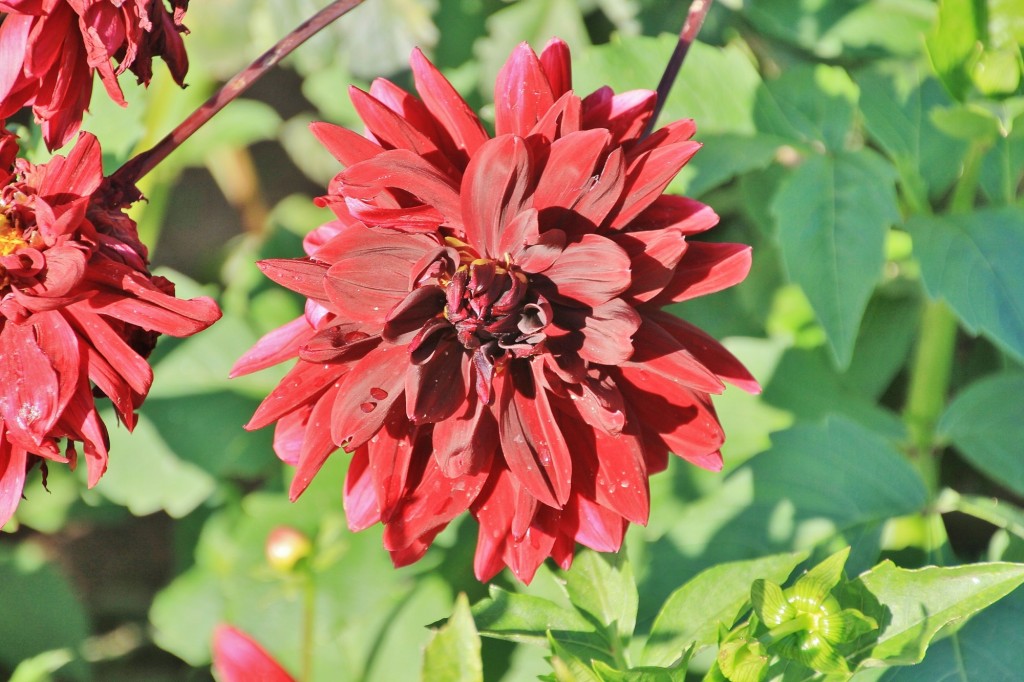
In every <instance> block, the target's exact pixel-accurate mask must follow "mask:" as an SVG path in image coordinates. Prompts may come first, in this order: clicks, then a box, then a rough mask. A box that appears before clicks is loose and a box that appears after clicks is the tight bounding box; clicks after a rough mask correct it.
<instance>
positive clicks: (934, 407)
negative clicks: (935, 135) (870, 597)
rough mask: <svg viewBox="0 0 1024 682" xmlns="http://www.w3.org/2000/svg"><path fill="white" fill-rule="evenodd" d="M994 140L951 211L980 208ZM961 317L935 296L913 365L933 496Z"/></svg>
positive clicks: (920, 451) (914, 414)
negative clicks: (939, 432)
mask: <svg viewBox="0 0 1024 682" xmlns="http://www.w3.org/2000/svg"><path fill="white" fill-rule="evenodd" d="M989 146H990V145H989V143H987V142H975V143H974V144H972V145H971V147H970V149H968V151H967V156H966V158H965V159H964V169H963V173H962V174H961V176H960V180H959V181H958V182H957V185H956V188H955V189H954V190H953V197H952V199H950V203H949V211H950V213H965V212H967V211H970V210H971V209H972V208H973V207H974V199H975V196H976V195H977V192H978V179H979V177H980V175H981V162H982V159H983V158H984V157H985V153H986V152H987V151H988V148H989ZM956 332H957V319H956V316H955V315H954V314H953V312H952V311H951V310H950V309H949V307H948V306H947V305H946V304H945V303H944V302H942V301H938V300H929V301H927V302H926V303H925V306H924V311H923V312H922V315H921V328H920V333H919V335H918V340H917V348H916V349H915V351H914V359H913V363H912V364H911V367H910V386H909V388H908V390H907V402H906V404H905V405H904V409H903V419H904V421H905V422H906V424H907V429H908V430H909V431H910V443H911V456H912V458H913V460H914V462H915V464H916V465H917V467H918V470H919V471H920V472H921V477H922V478H923V479H924V482H925V485H926V486H927V488H928V492H929V497H930V498H931V499H934V498H935V496H936V495H938V492H939V480H938V479H939V476H938V462H937V461H936V447H937V445H938V443H937V442H936V437H935V436H936V434H935V427H936V425H937V424H938V421H939V417H941V416H942V411H943V409H944V408H945V405H946V395H947V394H948V393H949V379H950V376H951V374H952V371H953V354H954V352H955V350H956Z"/></svg>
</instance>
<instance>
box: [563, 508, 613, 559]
mask: <svg viewBox="0 0 1024 682" xmlns="http://www.w3.org/2000/svg"><path fill="white" fill-rule="evenodd" d="M572 511H574V512H575V516H576V523H577V529H576V542H578V543H580V544H581V545H585V546H586V547H589V548H590V549H592V550H594V551H597V552H618V551H619V548H620V547H621V546H622V538H623V536H624V535H625V534H626V526H627V525H629V524H628V523H627V522H626V520H625V519H623V518H622V517H621V516H619V515H618V514H616V513H615V512H613V511H612V510H611V509H607V508H605V507H602V506H601V505H599V504H597V503H596V502H591V501H590V500H588V499H586V498H585V497H582V496H579V495H577V496H576V497H575V498H574V509H573V510H572ZM569 513H570V511H569V510H566V512H565V515H566V516H568V515H569Z"/></svg>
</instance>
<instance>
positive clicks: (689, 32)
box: [644, 0, 712, 137]
mask: <svg viewBox="0 0 1024 682" xmlns="http://www.w3.org/2000/svg"><path fill="white" fill-rule="evenodd" d="M711 3H712V0H693V2H692V3H691V4H690V9H689V10H688V11H687V13H686V21H684V22H683V28H682V30H681V31H680V32H679V41H678V42H677V43H676V49H675V50H673V52H672V56H671V57H669V60H668V64H666V65H665V72H664V73H663V74H662V75H661V80H660V81H659V82H658V90H657V93H658V99H657V101H656V104H655V105H654V114H653V115H652V116H651V120H650V121H649V122H648V123H647V128H646V129H645V130H644V137H646V136H648V135H650V134H651V131H653V130H654V126H655V124H657V122H658V117H659V116H660V115H661V110H662V108H663V107H664V106H665V100H666V99H668V93H669V91H670V90H671V89H672V85H673V84H674V83H675V82H676V77H677V76H678V75H679V70H680V69H681V68H682V67H683V61H684V60H685V59H686V55H687V53H689V51H690V45H692V44H693V41H694V40H696V39H697V34H698V33H700V29H701V26H703V25H704V19H705V18H706V17H707V15H708V10H710V9H711Z"/></svg>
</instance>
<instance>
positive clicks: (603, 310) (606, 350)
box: [552, 298, 641, 365]
mask: <svg viewBox="0 0 1024 682" xmlns="http://www.w3.org/2000/svg"><path fill="white" fill-rule="evenodd" d="M555 313H556V314H555V324H556V325H557V326H558V327H561V328H562V329H566V330H572V331H573V332H574V333H572V334H570V335H569V336H567V337H564V338H562V339H557V340H554V339H553V340H552V344H553V345H554V346H556V347H559V346H560V352H565V353H571V352H573V350H575V351H576V352H578V353H579V356H580V357H581V358H583V359H584V360H587V361H589V362H594V363H597V364H599V365H618V364H621V363H623V362H625V361H626V360H628V359H629V358H630V357H631V356H632V355H633V347H634V342H633V341H632V337H633V334H634V333H636V330H637V329H638V328H639V327H640V321H641V320H640V315H639V314H638V313H637V312H636V310H634V309H633V307H632V306H630V305H629V304H628V303H625V302H624V301H623V300H622V299H620V298H613V299H612V300H610V301H608V302H607V303H603V304H601V305H599V306H597V307H596V308H593V309H575V308H568V307H564V306H558V307H557V308H556V309H555Z"/></svg>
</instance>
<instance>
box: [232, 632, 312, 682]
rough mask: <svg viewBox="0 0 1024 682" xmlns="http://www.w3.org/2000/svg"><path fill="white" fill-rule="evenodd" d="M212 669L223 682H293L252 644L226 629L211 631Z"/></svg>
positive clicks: (272, 660)
mask: <svg viewBox="0 0 1024 682" xmlns="http://www.w3.org/2000/svg"><path fill="white" fill-rule="evenodd" d="M213 669H214V670H215V671H216V673H217V675H218V676H219V679H221V680H223V682H255V681H258V682H295V681H294V679H293V678H292V676H291V675H289V674H288V673H287V672H286V671H285V670H284V668H282V667H281V666H280V665H278V663H277V661H275V660H274V659H273V658H272V657H271V656H270V654H268V653H267V652H266V650H264V649H263V647H261V646H260V645H259V644H257V643H256V641H255V640H253V639H252V638H251V637H249V636H248V635H246V634H245V633H243V632H242V631H241V630H236V629H235V628H233V627H231V626H229V625H219V626H217V629H216V630H214V633H213Z"/></svg>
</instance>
